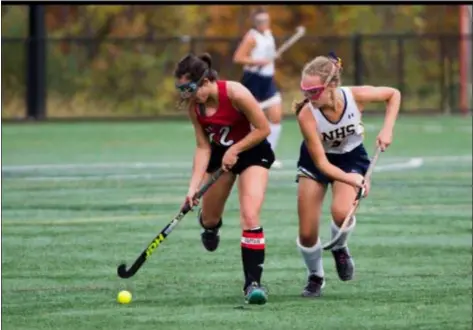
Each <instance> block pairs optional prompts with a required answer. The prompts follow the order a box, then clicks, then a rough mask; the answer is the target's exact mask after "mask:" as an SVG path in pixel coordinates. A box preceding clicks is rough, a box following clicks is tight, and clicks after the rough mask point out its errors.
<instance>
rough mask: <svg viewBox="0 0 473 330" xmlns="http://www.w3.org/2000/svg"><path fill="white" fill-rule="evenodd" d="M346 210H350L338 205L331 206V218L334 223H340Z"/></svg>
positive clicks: (345, 214) (346, 212)
mask: <svg viewBox="0 0 473 330" xmlns="http://www.w3.org/2000/svg"><path fill="white" fill-rule="evenodd" d="M348 212H350V208H349V207H343V206H340V205H337V206H332V219H333V221H334V222H335V223H337V224H339V223H341V222H342V221H343V220H344V219H345V217H346V216H347V214H348Z"/></svg>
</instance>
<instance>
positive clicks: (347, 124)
mask: <svg viewBox="0 0 473 330" xmlns="http://www.w3.org/2000/svg"><path fill="white" fill-rule="evenodd" d="M341 90H342V94H343V97H344V100H345V108H344V109H343V113H342V117H341V118H340V120H339V121H338V122H336V123H334V122H331V121H329V120H328V119H327V118H325V116H324V114H323V113H322V111H320V110H319V109H318V108H314V107H313V106H312V104H310V103H309V106H310V109H311V111H312V115H313V116H314V118H315V120H316V121H317V130H318V132H319V134H320V138H321V140H322V144H323V146H324V149H325V152H326V153H331V154H344V153H347V152H350V151H352V150H353V149H355V148H356V147H358V146H359V145H360V144H362V143H363V133H364V127H363V123H362V122H361V112H360V110H358V106H357V105H356V102H355V99H354V98H353V94H352V92H351V90H350V88H349V87H341Z"/></svg>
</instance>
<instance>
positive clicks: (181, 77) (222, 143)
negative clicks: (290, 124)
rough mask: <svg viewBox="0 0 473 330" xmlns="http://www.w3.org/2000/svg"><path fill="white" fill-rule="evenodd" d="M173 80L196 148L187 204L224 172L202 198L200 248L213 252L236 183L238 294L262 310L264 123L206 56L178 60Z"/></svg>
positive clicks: (268, 156) (269, 154)
mask: <svg viewBox="0 0 473 330" xmlns="http://www.w3.org/2000/svg"><path fill="white" fill-rule="evenodd" d="M175 78H176V88H177V89H178V91H179V92H180V95H181V98H182V99H185V100H187V101H188V113H189V117H190V120H191V122H192V124H193V126H194V130H195V137H196V144H197V147H196V150H195V155H194V164H193V169H192V177H191V179H190V184H189V191H188V193H187V197H186V202H188V203H189V204H190V205H191V206H192V205H196V204H197V203H198V201H197V200H193V196H194V194H195V192H196V191H197V189H198V187H199V185H200V184H201V182H202V181H203V180H205V179H206V178H207V177H208V176H209V173H212V172H214V171H216V170H217V169H218V168H220V167H222V168H223V169H224V170H225V171H226V173H224V174H223V175H222V176H221V177H220V178H219V179H218V180H217V182H216V183H215V184H214V185H213V186H212V187H211V188H210V189H209V190H208V191H207V193H206V194H205V195H204V197H203V200H202V208H201V211H200V212H199V216H198V218H199V223H200V225H201V226H202V232H201V240H202V243H203V245H204V247H205V248H206V249H207V250H208V251H215V250H216V249H217V247H218V244H219V229H220V227H221V226H222V214H223V210H224V207H225V203H226V201H227V198H228V196H229V195H230V192H231V190H232V187H233V185H234V183H235V181H238V193H239V199H240V224H241V227H242V236H241V256H242V263H243V274H244V284H243V291H244V294H245V298H246V300H247V301H248V303H251V304H264V303H265V302H266V300H267V294H266V292H265V290H264V289H263V288H262V286H261V276H262V273H263V264H264V257H265V238H264V233H263V228H262V227H261V223H260V218H259V216H260V210H261V206H262V204H263V200H264V196H265V192H266V186H267V183H268V174H269V173H268V169H269V168H270V167H271V165H272V163H273V162H274V153H273V151H272V150H271V146H270V144H269V143H268V141H267V140H266V137H267V136H268V135H269V133H270V128H269V123H268V121H267V119H266V117H265V116H264V113H263V112H262V111H261V108H260V106H259V104H258V102H257V101H256V99H255V98H254V97H253V96H252V95H251V93H250V92H249V91H248V89H246V88H245V87H244V86H243V85H241V84H240V83H238V82H234V81H225V80H218V79H217V73H216V72H215V71H214V70H212V63H211V58H210V55H208V54H204V55H202V56H200V57H197V56H195V55H192V54H190V55H188V56H186V57H185V58H183V59H182V60H181V61H180V62H179V64H178V65H177V68H176V70H175Z"/></svg>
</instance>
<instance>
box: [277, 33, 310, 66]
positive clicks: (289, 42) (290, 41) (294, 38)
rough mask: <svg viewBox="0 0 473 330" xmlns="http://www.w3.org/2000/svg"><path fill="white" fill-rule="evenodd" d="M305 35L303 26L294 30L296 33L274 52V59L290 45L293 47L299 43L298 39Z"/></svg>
mask: <svg viewBox="0 0 473 330" xmlns="http://www.w3.org/2000/svg"><path fill="white" fill-rule="evenodd" d="M304 35H305V27H303V26H298V27H297V29H296V33H295V34H294V35H293V36H292V37H290V38H289V39H287V40H286V41H284V43H283V44H282V45H281V46H280V47H279V48H278V49H277V50H276V54H275V55H274V58H278V57H279V56H281V55H282V53H284V52H285V51H286V50H288V49H289V48H290V47H292V45H294V44H295V43H296V42H297V41H299V39H300V38H302V37H303V36H304Z"/></svg>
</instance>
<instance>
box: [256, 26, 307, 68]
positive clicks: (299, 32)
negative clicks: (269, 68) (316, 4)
mask: <svg viewBox="0 0 473 330" xmlns="http://www.w3.org/2000/svg"><path fill="white" fill-rule="evenodd" d="M304 35H305V27H303V26H298V27H297V29H296V33H294V34H293V35H292V37H290V38H289V39H287V40H286V41H284V43H283V44H282V45H281V46H280V47H279V48H278V49H277V50H276V53H275V54H274V56H272V57H271V59H272V60H274V59H276V58H278V57H279V56H281V55H282V53H284V52H285V51H286V50H288V49H289V48H291V47H292V45H294V44H295V43H296V42H297V41H299V39H300V38H302V37H303V36H304ZM256 68H257V69H258V71H261V69H263V65H261V66H258V67H256Z"/></svg>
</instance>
